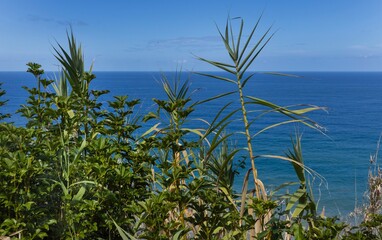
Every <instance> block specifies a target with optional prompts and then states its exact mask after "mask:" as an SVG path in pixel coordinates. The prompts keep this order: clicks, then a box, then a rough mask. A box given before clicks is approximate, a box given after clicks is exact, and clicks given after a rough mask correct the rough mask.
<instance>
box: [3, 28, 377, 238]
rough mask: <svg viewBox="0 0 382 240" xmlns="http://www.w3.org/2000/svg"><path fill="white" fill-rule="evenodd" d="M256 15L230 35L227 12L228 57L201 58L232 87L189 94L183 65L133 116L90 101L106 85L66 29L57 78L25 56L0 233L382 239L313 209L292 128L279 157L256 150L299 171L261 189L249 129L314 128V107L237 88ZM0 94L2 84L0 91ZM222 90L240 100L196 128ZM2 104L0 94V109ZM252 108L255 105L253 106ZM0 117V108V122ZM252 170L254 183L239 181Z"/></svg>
mask: <svg viewBox="0 0 382 240" xmlns="http://www.w3.org/2000/svg"><path fill="white" fill-rule="evenodd" d="M257 25H258V23H257V24H256V26H255V27H254V28H253V29H252V31H251V33H250V34H249V37H248V38H247V40H245V41H244V40H243V36H245V35H244V34H243V27H244V23H243V21H241V24H240V28H239V29H240V30H239V34H238V35H235V34H234V33H233V29H232V25H231V22H227V25H226V29H225V32H224V33H221V32H220V35H221V38H222V41H223V43H224V46H225V47H226V50H227V53H228V54H229V56H230V59H231V60H232V62H231V63H220V62H216V61H210V60H207V59H204V58H201V60H202V61H204V62H207V63H209V64H212V65H214V66H216V67H218V68H220V69H222V70H224V71H226V72H228V73H230V74H231V78H226V77H222V76H213V75H209V74H205V73H202V75H205V76H207V77H212V78H215V79H218V80H222V81H226V82H229V83H232V84H233V86H234V89H233V91H232V92H227V93H221V94H219V95H218V96H216V97H213V98H211V99H207V100H204V101H199V102H195V101H193V99H192V94H191V90H190V85H189V84H188V83H189V79H187V80H183V76H184V75H183V74H182V73H181V72H177V73H176V74H175V76H174V79H168V77H167V76H165V75H163V76H162V87H163V89H164V91H165V94H166V97H165V98H164V99H153V102H154V103H155V104H156V106H157V111H155V112H150V113H148V114H147V115H146V116H143V117H141V116H138V115H136V113H135V112H134V107H135V106H137V105H138V104H139V103H140V101H139V99H129V98H128V96H114V98H112V100H110V101H108V102H107V103H104V102H101V101H99V98H100V97H101V96H102V95H104V94H107V93H108V91H107V90H103V91H95V90H92V88H91V83H92V82H93V80H94V79H95V77H96V76H95V75H94V74H93V73H92V68H90V69H89V71H86V70H85V67H84V66H85V64H84V57H83V53H82V49H81V46H80V45H78V44H77V43H76V41H75V38H74V35H73V33H71V34H68V45H69V46H68V49H65V48H64V47H62V46H61V45H59V44H58V47H57V48H55V49H54V51H55V56H56V58H57V60H58V61H59V62H60V64H61V65H62V69H61V73H60V75H59V79H58V80H56V81H55V80H51V79H49V78H47V76H46V75H45V73H44V70H43V69H42V66H41V65H39V64H37V63H28V64H27V66H28V70H27V71H28V72H30V73H31V74H32V75H33V76H34V77H35V79H36V84H35V86H36V87H32V88H27V87H24V89H25V90H26V91H27V93H28V99H27V101H26V103H25V104H24V105H22V106H21V108H20V109H19V110H18V111H17V112H18V113H20V114H21V116H22V117H24V118H25V119H26V125H25V126H20V127H17V126H15V125H14V124H12V123H5V122H2V123H0V169H1V171H0V186H2V187H1V188H0V238H1V237H5V236H9V237H13V238H16V237H18V238H21V239H120V238H122V239H227V240H228V239H338V238H343V239H380V238H381V232H382V229H381V225H382V221H381V216H380V215H378V214H374V215H370V216H369V218H368V219H367V220H365V222H363V223H362V224H361V225H360V226H356V227H353V228H350V227H348V226H346V224H344V223H342V222H340V221H338V220H337V219H336V218H325V217H323V216H322V217H321V216H318V215H317V213H316V204H315V202H314V199H313V194H312V191H311V189H310V188H311V186H310V185H309V177H308V176H307V173H312V171H311V170H310V169H309V168H307V167H306V166H305V165H304V161H303V156H302V149H301V142H300V140H301V139H300V136H298V137H297V139H296V140H295V141H292V147H293V148H292V150H290V151H289V152H288V153H287V156H286V157H282V156H273V155H268V156H262V157H272V158H278V159H281V160H285V161H289V162H290V163H291V164H292V165H293V168H294V170H295V172H296V176H297V179H298V180H299V187H298V189H297V190H296V191H295V192H293V193H291V194H285V195H283V196H281V197H279V196H276V195H272V194H271V195H268V194H267V191H266V189H265V187H264V185H263V184H262V183H261V181H260V180H259V179H258V178H257V169H256V168H255V158H257V157H260V156H255V154H254V149H253V147H252V141H253V139H254V138H255V137H256V136H257V135H259V134H261V133H262V132H264V131H267V130H269V129H272V128H274V127H277V126H280V125H283V124H288V123H302V124H305V125H306V126H308V127H312V128H316V127H317V125H316V123H315V122H314V121H312V120H311V119H310V118H308V117H307V116H306V115H305V114H307V113H309V112H311V111H314V110H318V109H321V108H319V107H316V106H309V107H301V106H294V107H282V106H279V105H277V104H274V103H271V102H268V101H266V100H263V99H259V98H256V97H253V96H250V95H245V94H244V89H245V86H246V83H247V82H248V81H249V80H250V79H251V77H252V76H253V74H252V73H248V72H247V71H248V69H249V68H250V66H251V64H252V63H253V62H254V60H255V59H256V58H257V57H258V55H259V54H260V52H261V51H262V50H263V48H264V47H265V46H266V44H267V43H268V41H269V40H270V39H271V37H272V35H271V36H268V34H269V31H270V30H268V31H267V32H266V33H265V34H263V35H262V36H261V37H260V39H259V41H257V42H255V43H254V44H253V43H252V42H251V39H252V38H253V36H254V33H255V30H256V29H257ZM236 36H237V37H236ZM235 37H236V38H235ZM243 43H244V45H243V46H242V45H241V44H243ZM52 88H53V90H54V91H52ZM4 94H5V92H4V91H3V90H0V97H2V96H3V95H4ZM231 94H237V96H238V99H239V100H240V107H239V108H238V109H235V110H233V111H231V112H228V113H227V109H228V108H229V107H230V103H227V104H226V105H225V106H224V107H223V108H222V109H220V110H218V111H217V113H216V114H215V117H214V118H213V120H212V121H211V122H210V123H207V124H206V126H201V125H200V124H189V122H190V121H191V119H192V114H193V113H194V111H196V110H197V107H198V106H200V104H202V103H204V102H208V101H212V100H215V99H218V98H222V97H224V96H227V95H231ZM5 103H6V101H0V107H1V106H3V105H4V104H5ZM258 106H260V108H261V111H262V112H261V113H260V114H259V115H255V116H254V115H252V114H253V112H252V111H251V110H252V107H258ZM264 108H265V109H266V110H264ZM271 112H277V113H279V114H281V115H282V116H285V117H287V119H286V120H284V121H281V122H277V123H274V124H271V125H269V126H266V127H265V128H263V129H261V130H259V131H257V132H253V126H254V125H253V124H254V122H256V120H257V119H259V118H261V117H264V116H266V115H267V114H268V113H271ZM237 113H241V116H242V118H241V120H242V122H243V129H244V131H243V132H244V136H245V138H246V143H247V148H246V149H245V150H246V152H245V155H244V156H243V155H242V152H243V151H241V150H242V149H238V148H236V147H235V146H234V145H233V144H231V142H233V141H232V137H235V136H236V135H235V133H232V132H230V131H229V125H230V123H231V122H232V121H234V120H235V117H236V116H237ZM6 117H8V115H6V114H0V120H3V119H4V118H6ZM204 122H205V121H204ZM141 125H144V128H142V127H141ZM190 126H197V127H195V128H192V127H190ZM144 129H145V130H144ZM247 159H249V161H251V165H252V167H251V169H248V171H247V174H246V175H245V177H244V181H243V189H242V191H241V192H240V193H237V192H236V191H235V189H234V188H233V185H234V183H235V181H237V179H236V177H237V174H238V170H237V168H239V167H244V166H245V164H244V161H245V160H247ZM250 173H252V175H253V177H254V178H253V180H254V187H255V189H249V175H250Z"/></svg>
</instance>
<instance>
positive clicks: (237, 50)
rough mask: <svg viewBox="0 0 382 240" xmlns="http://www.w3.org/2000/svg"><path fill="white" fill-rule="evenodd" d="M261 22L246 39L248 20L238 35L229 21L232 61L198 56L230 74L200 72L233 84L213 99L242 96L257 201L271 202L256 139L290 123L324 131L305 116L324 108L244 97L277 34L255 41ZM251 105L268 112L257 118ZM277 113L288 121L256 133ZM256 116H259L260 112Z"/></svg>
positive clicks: (226, 37) (223, 35)
mask: <svg viewBox="0 0 382 240" xmlns="http://www.w3.org/2000/svg"><path fill="white" fill-rule="evenodd" d="M260 19H261V18H259V20H258V21H257V23H256V24H255V26H254V27H253V28H252V30H251V32H250V34H249V35H248V37H247V39H246V40H243V38H244V33H243V29H244V21H243V20H242V19H241V21H240V25H239V32H238V34H237V35H236V34H235V33H234V28H233V25H232V20H231V19H229V20H227V23H226V26H225V31H224V32H222V31H221V30H219V29H218V31H219V34H220V36H221V40H222V42H223V44H224V46H225V49H226V51H227V53H228V55H229V58H230V61H229V62H220V61H212V60H208V59H206V58H202V57H198V59H199V60H201V61H203V62H206V63H208V64H211V65H212V66H214V67H216V68H218V69H220V70H223V71H224V72H226V73H228V77H227V74H226V75H214V74H209V73H198V74H200V75H203V76H206V77H209V78H213V79H217V80H220V81H225V82H228V83H230V84H232V86H233V88H234V89H233V91H232V92H228V93H223V94H220V95H218V96H217V97H215V98H212V99H216V98H220V97H224V96H227V95H230V94H237V95H238V98H239V100H240V109H239V111H240V112H241V116H242V122H243V128H244V131H243V132H244V135H245V138H246V145H247V151H248V157H249V160H250V163H251V168H252V175H253V180H254V185H255V191H256V198H258V199H262V200H267V194H266V192H265V188H264V185H263V183H262V182H261V181H260V180H259V179H258V173H257V168H256V164H255V158H256V155H255V151H254V148H253V144H252V141H253V139H254V138H255V137H256V136H257V135H259V134H261V133H263V132H265V131H267V130H269V129H272V128H274V127H277V126H280V125H284V124H288V123H302V124H304V125H306V126H308V127H311V128H314V129H319V128H320V127H319V125H318V124H317V123H316V122H314V121H313V120H311V119H310V118H308V117H307V116H305V115H304V114H305V113H308V112H311V111H315V110H319V109H322V108H321V107H317V106H312V105H309V106H308V107H306V106H304V105H295V106H288V107H283V106H279V105H277V104H274V103H272V102H269V101H266V100H264V99H260V98H257V97H254V96H248V95H245V94H244V91H243V90H244V88H245V86H246V84H247V82H248V81H249V80H251V79H252V78H253V76H254V74H255V73H254V72H249V70H250V67H251V66H252V64H253V62H254V61H255V60H256V59H257V57H258V56H259V55H260V53H261V52H262V51H263V49H264V48H265V46H266V45H267V44H268V42H269V41H270V40H271V39H272V37H273V36H274V33H271V28H268V29H267V30H266V31H265V33H263V34H262V35H261V36H260V38H259V39H258V40H257V41H255V40H254V35H255V32H256V31H257V29H258V25H259V22H260ZM269 74H277V75H285V74H279V73H269ZM249 105H255V106H261V107H262V109H264V107H265V109H266V110H264V111H262V112H261V113H260V114H258V115H255V116H253V115H251V114H252V112H250V111H248V107H249ZM236 111H237V110H236ZM273 112H277V113H280V114H282V115H284V116H286V117H287V119H286V120H282V121H280V122H277V123H275V124H271V125H268V126H266V127H264V128H262V129H260V130H259V131H257V132H253V130H252V128H251V126H252V125H253V123H254V122H255V121H256V120H257V119H259V118H261V117H264V115H266V114H268V113H273ZM256 113H258V111H257V112H256ZM292 162H293V160H292ZM242 194H243V195H246V192H243V193H242Z"/></svg>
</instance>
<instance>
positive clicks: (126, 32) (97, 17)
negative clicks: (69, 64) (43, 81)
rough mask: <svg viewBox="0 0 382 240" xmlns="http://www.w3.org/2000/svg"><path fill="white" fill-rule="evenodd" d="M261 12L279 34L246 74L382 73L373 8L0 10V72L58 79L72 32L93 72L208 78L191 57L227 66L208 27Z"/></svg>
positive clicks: (68, 2) (85, 4)
mask: <svg viewBox="0 0 382 240" xmlns="http://www.w3.org/2000/svg"><path fill="white" fill-rule="evenodd" d="M262 12H264V14H263V19H262V22H261V26H262V28H261V29H260V31H259V34H260V33H261V32H263V31H264V30H265V29H266V28H268V27H269V26H271V25H273V31H277V32H276V35H275V37H274V38H273V39H272V40H271V42H270V43H269V44H268V46H267V47H266V49H265V50H264V52H263V53H262V55H261V56H260V57H259V58H258V59H257V61H255V63H254V65H253V68H252V69H251V70H258V71H268V70H272V71H381V70H382V27H381V23H382V1H381V0H364V1H360V0H289V1H286V0H268V1H265V0H248V1H246V0H210V1H207V0H193V1H181V0H178V1H175V0H162V1H158V0H151V1H148V0H140V1H138V0H136V1H133V0H131V1H122V0H121V1H115V0H114V1H100V0H99V1H97V0H93V1H90V0H65V1H58V0H57V1H56V0H55V1H52V0H36V1H31V0H1V1H0V33H1V34H0V71H24V70H25V69H26V66H25V63H27V62H29V61H34V62H39V63H40V64H42V65H43V67H44V68H45V69H46V70H57V69H58V67H57V61H56V60H55V59H54V57H53V55H52V53H53V50H52V49H53V48H52V46H56V41H58V42H59V43H61V44H62V45H65V46H66V30H67V29H69V26H70V25H71V26H72V27H73V30H74V33H75V35H76V38H77V40H78V41H79V42H81V43H82V45H83V48H84V53H85V57H86V60H87V62H88V64H90V63H91V62H92V61H94V69H95V70H97V71H134V70H137V71H166V70H176V69H177V68H179V67H180V66H182V68H183V69H186V70H198V71H200V70H211V68H210V66H208V65H206V64H205V63H202V62H199V61H197V60H196V59H195V55H197V56H201V57H205V58H209V59H213V60H220V61H223V60H225V59H227V56H226V53H225V51H224V46H223V45H222V43H221V42H220V41H219V37H218V36H219V35H218V32H217V30H216V26H215V23H216V24H217V25H218V26H220V27H222V28H223V27H224V24H225V22H226V19H227V17H228V15H230V16H231V17H242V18H243V19H244V21H245V23H246V30H247V32H248V31H249V30H250V29H251V27H252V26H253V25H254V24H255V22H256V20H257V19H258V18H259V16H260V15H261V13H262Z"/></svg>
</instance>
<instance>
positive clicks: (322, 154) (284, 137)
mask: <svg viewBox="0 0 382 240" xmlns="http://www.w3.org/2000/svg"><path fill="white" fill-rule="evenodd" d="M95 74H96V76H97V78H96V79H95V80H94V81H93V83H92V84H93V86H92V88H94V89H100V90H101V89H108V90H110V91H111V93H110V94H109V95H108V97H105V98H103V101H107V100H110V99H111V98H112V96H114V95H128V96H129V98H131V99H133V98H139V99H141V102H142V104H141V105H140V106H139V107H137V108H136V112H137V113H138V114H145V113H147V112H149V111H154V110H156V108H155V105H154V103H153V101H152V98H154V97H155V98H163V97H164V93H163V90H162V88H161V85H160V77H161V75H160V73H157V72H96V73H95ZM166 74H167V75H168V77H169V78H170V79H171V77H172V75H173V73H166ZM293 74H296V75H299V76H302V77H299V78H296V77H280V76H271V75H265V74H261V73H259V74H255V75H254V77H253V79H252V81H250V82H249V83H248V84H247V86H246V94H248V95H251V96H255V97H259V98H263V99H265V100H268V101H272V102H274V103H277V104H279V105H283V106H287V105H294V104H313V105H317V106H323V107H327V112H325V111H321V112H314V113H312V114H310V115H309V116H310V117H311V118H313V119H314V120H316V121H317V122H319V123H320V124H321V125H322V126H324V127H325V128H326V130H327V131H326V132H325V134H326V135H325V134H322V133H319V132H318V131H314V130H312V129H308V128H306V127H303V126H298V125H289V126H283V127H280V128H278V129H273V130H270V131H269V132H266V133H264V134H262V135H260V136H259V137H257V138H255V140H254V150H255V153H256V154H274V155H277V154H278V155H283V154H284V153H285V152H286V151H287V149H288V148H290V147H291V143H290V138H291V136H292V137H293V136H294V132H295V131H298V132H300V133H301V134H302V147H303V155H304V159H305V163H306V165H307V166H309V167H310V168H312V169H313V170H315V171H317V172H318V173H319V174H321V175H322V176H323V177H324V178H325V181H321V180H320V179H319V178H318V177H316V178H315V179H314V181H313V184H314V189H315V198H316V200H318V199H319V200H320V201H319V209H321V208H322V207H325V209H326V212H327V213H328V214H330V215H334V214H336V215H340V216H342V217H346V216H347V215H348V214H349V213H350V212H352V211H353V210H354V207H355V206H356V204H358V205H359V206H360V205H361V204H362V203H363V201H364V193H365V191H366V190H367V189H366V187H367V175H368V168H369V159H370V155H371V154H374V153H375V151H376V147H377V141H378V139H379V136H380V134H381V132H382V73H380V72H294V73H293ZM48 76H50V77H52V76H53V74H52V73H51V74H50V75H49V73H48ZM183 77H184V78H185V79H186V78H189V79H190V80H189V81H190V83H191V90H192V92H193V93H192V98H193V99H195V100H201V99H206V98H208V97H212V96H214V95H217V94H221V93H224V92H228V91H231V90H233V88H232V87H234V86H231V84H229V83H227V82H220V81H218V80H214V79H208V78H205V77H201V76H200V75H196V74H191V75H189V74H185V75H184V76H183ZM0 82H3V86H2V87H3V89H5V90H6V91H7V94H6V95H5V97H3V99H9V102H8V104H7V105H6V106H4V107H3V108H2V109H1V111H2V112H9V113H14V112H15V110H16V109H18V108H19V106H20V105H21V104H23V103H24V101H25V99H26V91H25V90H24V89H22V88H21V86H24V85H26V86H33V85H34V84H36V82H35V80H34V78H33V76H31V75H30V74H28V73H24V72H0ZM52 91H53V90H52ZM231 101H232V102H233V104H232V106H231V109H233V108H235V107H237V106H238V101H237V100H236V97H235V96H230V97H227V98H224V99H220V100H216V101H214V102H210V103H207V104H205V105H202V106H200V107H198V108H197V109H196V110H195V112H194V113H193V115H192V116H191V119H193V120H191V121H190V123H189V124H190V125H192V126H194V127H195V126H199V125H200V126H202V127H205V125H203V123H202V122H201V121H199V120H197V119H198V118H203V119H206V120H211V119H212V118H213V117H214V115H215V114H216V113H217V112H218V111H219V109H220V108H221V107H222V106H224V105H225V104H226V103H228V102H231ZM255 110H256V109H255ZM253 114H255V113H253ZM253 116H254V115H253ZM278 120H280V118H279V117H278V116H275V115H269V116H267V115H265V116H264V118H262V119H260V120H259V121H256V122H255V123H254V125H253V126H254V129H253V130H258V129H260V128H261V127H263V126H266V125H267V124H270V123H275V122H276V121H278ZM12 121H15V122H16V123H17V124H19V125H22V124H23V120H22V119H21V118H20V117H19V116H17V115H14V116H13V118H12ZM241 127H242V123H241V122H240V121H234V122H233V123H232V124H231V125H229V128H228V131H232V132H234V131H238V130H241V129H242V128H241ZM233 143H234V144H237V145H238V146H240V145H242V144H243V143H242V138H241V137H240V136H239V135H237V136H235V138H234V139H233ZM257 164H258V168H259V170H258V172H259V178H260V179H261V180H263V182H264V183H265V184H266V185H267V186H268V189H274V188H275V187H276V186H278V185H279V184H281V183H284V182H290V181H296V180H297V178H296V176H295V175H294V172H293V168H292V167H291V165H290V164H289V163H286V162H282V161H281V160H272V159H258V160H257ZM241 171H242V172H245V171H246V169H243V170H241ZM242 179H243V175H242V174H241V175H239V176H238V177H237V180H236V184H235V188H236V189H238V190H240V189H241V182H242Z"/></svg>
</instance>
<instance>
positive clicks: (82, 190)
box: [73, 187, 86, 201]
mask: <svg viewBox="0 0 382 240" xmlns="http://www.w3.org/2000/svg"><path fill="white" fill-rule="evenodd" d="M85 192H86V189H85V188H84V187H81V188H80V190H78V192H77V194H76V195H74V196H73V201H81V200H82V197H83V196H84V194H85Z"/></svg>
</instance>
